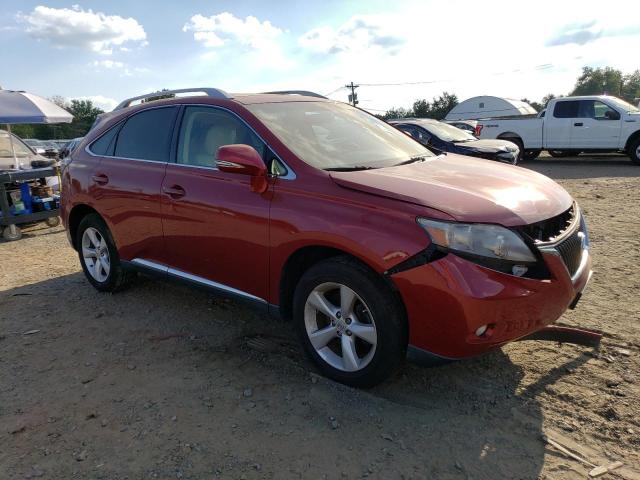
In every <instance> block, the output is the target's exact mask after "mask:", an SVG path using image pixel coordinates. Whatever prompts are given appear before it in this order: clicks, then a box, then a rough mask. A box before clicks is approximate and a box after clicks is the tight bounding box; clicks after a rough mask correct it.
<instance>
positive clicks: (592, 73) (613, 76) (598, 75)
mask: <svg viewBox="0 0 640 480" xmlns="http://www.w3.org/2000/svg"><path fill="white" fill-rule="evenodd" d="M622 86H623V75H622V72H621V71H620V70H616V69H615V68H611V67H604V68H592V67H584V68H583V69H582V75H580V76H579V77H578V80H577V81H576V86H575V87H574V89H573V91H572V92H571V95H602V94H604V93H606V94H608V95H616V96H618V97H619V96H622Z"/></svg>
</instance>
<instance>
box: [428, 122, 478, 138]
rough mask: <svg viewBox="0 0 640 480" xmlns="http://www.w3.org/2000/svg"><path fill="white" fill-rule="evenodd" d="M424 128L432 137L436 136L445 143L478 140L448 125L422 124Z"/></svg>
mask: <svg viewBox="0 0 640 480" xmlns="http://www.w3.org/2000/svg"><path fill="white" fill-rule="evenodd" d="M419 125H420V126H421V127H422V128H424V129H425V130H427V131H428V132H429V133H431V134H432V135H435V136H436V137H438V138H439V139H440V140H444V141H445V142H468V141H470V140H477V138H476V137H474V136H473V135H471V134H470V133H469V132H465V131H464V130H461V129H459V128H458V127H454V126H453V125H449V124H446V123H440V122H438V123H426V122H425V123H420V124H419Z"/></svg>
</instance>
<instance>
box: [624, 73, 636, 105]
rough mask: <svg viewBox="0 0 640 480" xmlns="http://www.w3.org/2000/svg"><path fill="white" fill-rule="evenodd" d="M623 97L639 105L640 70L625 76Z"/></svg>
mask: <svg viewBox="0 0 640 480" xmlns="http://www.w3.org/2000/svg"><path fill="white" fill-rule="evenodd" d="M621 97H622V98H624V99H625V100H627V101H628V102H631V103H633V104H634V105H637V103H638V100H640V70H636V71H635V72H633V73H630V74H628V75H625V76H624V78H623V80H622V94H621Z"/></svg>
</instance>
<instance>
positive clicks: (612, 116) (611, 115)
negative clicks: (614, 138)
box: [604, 110, 620, 120]
mask: <svg viewBox="0 0 640 480" xmlns="http://www.w3.org/2000/svg"><path fill="white" fill-rule="evenodd" d="M604 116H605V118H606V119H607V120H620V114H619V113H618V112H616V111H615V110H607V111H606V112H604Z"/></svg>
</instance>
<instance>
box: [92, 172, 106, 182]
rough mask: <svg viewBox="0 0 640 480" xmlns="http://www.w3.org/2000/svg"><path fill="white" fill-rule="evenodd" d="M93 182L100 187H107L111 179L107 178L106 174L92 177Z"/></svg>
mask: <svg viewBox="0 0 640 480" xmlns="http://www.w3.org/2000/svg"><path fill="white" fill-rule="evenodd" d="M91 180H93V181H94V182H95V183H97V184H98V185H106V184H107V183H109V177H107V176H106V175H105V174H104V173H98V174H96V175H93V176H92V177H91Z"/></svg>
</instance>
